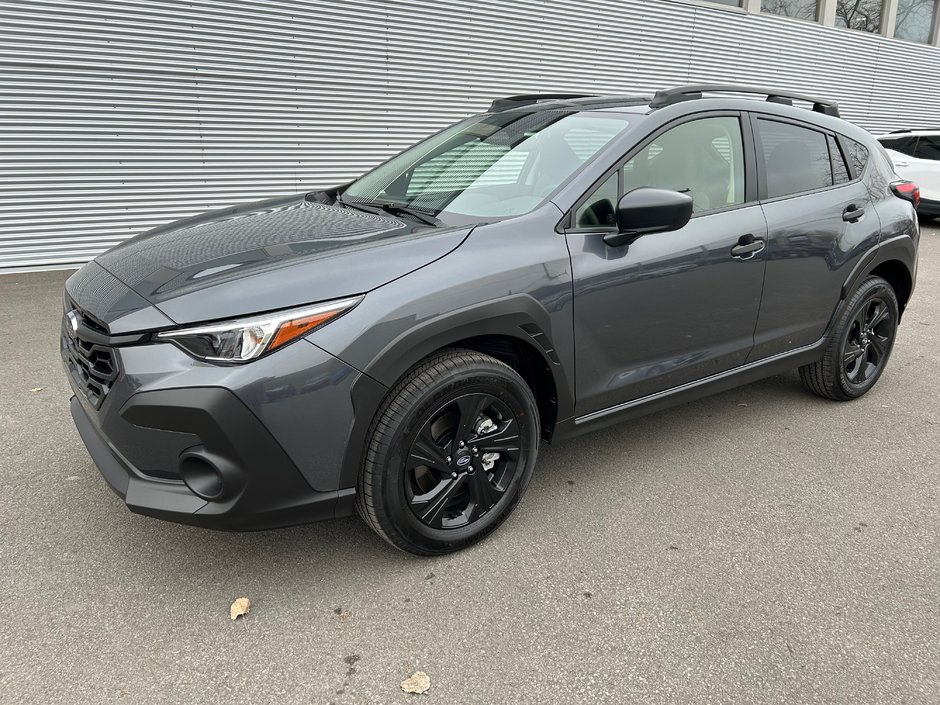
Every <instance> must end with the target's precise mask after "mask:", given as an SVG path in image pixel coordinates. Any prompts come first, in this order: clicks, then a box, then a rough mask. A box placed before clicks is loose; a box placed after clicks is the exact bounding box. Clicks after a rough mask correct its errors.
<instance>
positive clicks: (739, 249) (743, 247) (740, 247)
mask: <svg viewBox="0 0 940 705" xmlns="http://www.w3.org/2000/svg"><path fill="white" fill-rule="evenodd" d="M766 245H767V243H766V242H764V241H763V240H759V239H757V238H755V237H754V236H753V235H742V236H741V237H740V238H738V244H737V245H735V246H734V247H732V248H731V256H732V257H737V258H738V259H750V258H751V257H753V256H754V255H756V254H757V253H758V252H760V251H761V250H763V249H764V247H766Z"/></svg>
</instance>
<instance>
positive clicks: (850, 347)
mask: <svg viewBox="0 0 940 705" xmlns="http://www.w3.org/2000/svg"><path fill="white" fill-rule="evenodd" d="M894 331H895V326H894V322H893V321H892V320H891V312H890V310H889V307H888V303H887V301H885V300H883V299H882V298H879V297H876V298H872V299H869V300H867V301H866V302H865V303H864V305H863V306H861V307H860V308H859V311H858V315H856V316H855V318H854V319H853V320H852V324H851V326H850V327H849V333H848V336H847V337H846V339H845V346H844V349H843V353H842V360H843V365H844V368H843V369H844V372H845V377H846V379H848V381H849V382H851V383H852V384H858V385H862V384H864V383H865V382H866V381H867V380H869V379H871V378H872V377H874V376H875V375H877V374H879V373H880V372H881V368H882V367H884V363H885V361H887V359H888V349H889V346H890V344H891V340H892V338H893V336H894Z"/></svg>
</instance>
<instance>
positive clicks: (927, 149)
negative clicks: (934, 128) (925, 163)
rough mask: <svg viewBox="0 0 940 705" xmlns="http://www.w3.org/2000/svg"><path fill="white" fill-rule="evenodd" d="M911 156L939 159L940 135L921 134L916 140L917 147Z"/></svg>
mask: <svg viewBox="0 0 940 705" xmlns="http://www.w3.org/2000/svg"><path fill="white" fill-rule="evenodd" d="M913 156H914V157H916V158H917V159H931V160H934V161H940V135H934V136H927V135H921V137H920V139H919V140H917V148H916V149H915V150H914V154H913Z"/></svg>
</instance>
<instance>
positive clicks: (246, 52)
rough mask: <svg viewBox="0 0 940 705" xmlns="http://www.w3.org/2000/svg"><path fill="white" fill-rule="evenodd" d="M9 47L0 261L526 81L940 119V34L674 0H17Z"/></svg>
mask: <svg viewBox="0 0 940 705" xmlns="http://www.w3.org/2000/svg"><path fill="white" fill-rule="evenodd" d="M0 42H2V46H3V47H4V52H3V55H2V56H0V268H4V267H7V268H23V267H40V268H50V267H61V266H67V265H74V264H79V263H81V262H84V261H87V260H88V259H91V258H92V257H94V256H95V255H97V254H99V253H100V252H102V251H103V250H105V249H107V248H108V247H111V246H112V245H114V244H116V243H118V242H120V241H121V240H123V239H125V238H127V237H129V236H131V235H133V234H135V233H138V232H141V231H143V230H145V229H147V228H150V227H154V226H156V225H159V224H161V223H165V222H167V221H169V220H173V219H176V218H181V217H185V216H188V215H192V214H194V213H197V212H200V211H202V210H205V209H209V208H218V207H223V206H227V205H230V204H232V203H238V202H242V201H247V200H253V199H259V198H264V197H267V196H272V195H277V194H283V193H289V192H295V191H302V190H308V189H313V188H319V187H324V186H329V185H333V184H337V183H342V182H343V181H346V180H349V179H351V178H353V177H355V176H356V175H358V174H360V173H362V172H364V171H366V170H367V169H369V168H370V167H372V166H373V165H375V164H377V163H378V162H380V161H382V160H384V159H386V158H388V157H389V156H391V155H392V154H394V153H396V152H397V151H399V150H401V149H403V148H404V147H406V146H408V145H409V144H411V143H413V142H415V141H416V140H418V139H420V138H422V137H424V136H426V135H428V134H429V133H431V132H433V131H436V130H438V129H440V128H442V127H444V126H446V125H447V124H449V123H451V122H454V121H455V120H458V119H460V118H462V117H465V116H467V115H469V114H472V113H474V112H478V111H480V110H482V109H485V108H486V106H487V105H488V104H489V102H490V100H491V99H492V98H493V97H497V96H501V95H509V94H513V93H527V92H536V91H585V92H596V93H629V92H639V93H646V94H651V93H652V92H653V91H655V90H656V89H658V88H661V87H664V86H670V85H675V84H680V83H685V82H688V81H698V80H708V81H714V80H728V81H737V82H747V83H756V84H765V83H766V84H768V85H775V86H780V87H783V88H791V89H802V90H807V91H811V92H814V93H820V94H823V95H831V96H834V97H836V98H838V99H839V100H840V102H841V103H842V106H843V112H844V114H845V115H846V116H847V117H848V118H849V119H852V120H854V121H855V122H857V123H859V124H861V125H862V126H864V127H867V128H869V129H873V130H876V131H882V130H888V129H894V128H897V127H904V126H913V125H922V124H923V125H926V124H933V123H935V122H936V117H935V116H936V115H937V114H938V113H940V96H938V95H937V94H935V93H934V94H931V92H929V91H927V92H925V91H924V90H923V82H922V80H921V79H920V78H919V77H921V76H924V75H933V74H935V73H937V68H938V64H940V50H938V49H937V48H935V47H927V46H919V45H916V44H909V43H905V42H896V41H891V40H886V39H884V38H882V37H876V36H872V35H863V34H859V33H854V32H849V31H846V30H836V29H831V28H825V27H821V26H819V25H816V24H813V23H805V22H799V21H791V20H786V19H781V18H777V17H771V16H764V15H748V14H745V13H742V12H739V11H728V10H723V9H721V8H711V7H704V6H700V5H691V4H688V3H683V2H673V1H668V0H660V1H657V2H649V1H643V0H585V1H583V2H575V1H574V0H565V1H560V0H556V1H553V2H541V1H540V0H479V1H478V2H475V3H473V4H470V3H467V2H465V1H464V0H440V1H438V2H435V3H433V4H432V3H427V2H425V1H424V0H374V1H373V0H227V1H226V2H224V3H221V2H218V1H217V0H190V1H188V2H186V3H180V2H177V1H175V0H68V1H65V0H18V1H15V2H14V1H3V0H0ZM897 66H904V67H905V70H904V71H897V70H896V67H897Z"/></svg>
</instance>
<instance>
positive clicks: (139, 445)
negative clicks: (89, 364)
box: [62, 331, 386, 530]
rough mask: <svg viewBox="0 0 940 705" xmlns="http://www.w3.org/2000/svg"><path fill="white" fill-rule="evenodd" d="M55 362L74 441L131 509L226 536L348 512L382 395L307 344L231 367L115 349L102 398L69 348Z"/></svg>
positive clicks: (155, 347)
mask: <svg viewBox="0 0 940 705" xmlns="http://www.w3.org/2000/svg"><path fill="white" fill-rule="evenodd" d="M67 335H68V333H67V331H66V332H65V333H64V334H63V337H64V338H65V336H67ZM73 347H74V346H73ZM62 354H63V359H64V361H65V363H66V370H67V371H68V372H69V374H68V377H69V380H70V382H71V384H72V388H73V391H74V393H75V396H73V397H72V400H71V412H72V417H73V419H74V421H75V425H76V427H77V428H78V431H79V434H80V435H81V438H82V440H83V442H84V443H85V446H86V447H87V449H88V452H89V453H90V454H91V456H92V459H93V460H94V462H95V464H96V465H97V466H98V468H99V470H100V471H101V474H102V475H103V476H104V478H105V479H106V480H107V482H108V484H109V485H110V486H111V488H112V489H113V490H114V491H115V492H116V493H117V494H118V495H119V496H121V497H122V498H123V499H124V501H125V503H126V504H127V506H128V508H130V509H131V510H132V511H134V512H137V513H140V514H146V515H150V516H155V517H159V518H161V519H167V520H171V521H176V522H180V523H186V524H195V525H199V526H205V527H208V528H214V529H232V530H248V529H262V528H273V527H278V526H287V525H292V524H300V523H306V522H311V521H318V520H321V519H331V518H334V517H337V516H344V515H348V514H350V513H351V512H352V507H353V502H354V496H355V488H354V487H353V486H352V485H353V484H354V483H355V479H354V478H355V474H352V475H351V474H350V468H352V467H355V466H357V465H358V462H359V458H360V457H361V448H362V445H361V443H358V442H357V441H358V435H357V434H359V433H360V429H361V428H362V426H363V425H365V424H367V423H368V421H370V420H371V415H372V413H374V410H375V408H376V405H377V400H379V399H381V397H382V396H383V395H384V393H385V391H386V390H385V388H384V387H382V385H379V384H378V383H377V382H375V381H374V380H372V379H371V378H369V377H367V376H365V375H362V374H361V373H359V372H358V371H357V370H354V369H353V368H351V367H349V366H348V365H346V364H345V363H343V362H341V361H340V360H338V359H337V358H335V357H333V356H332V355H330V354H328V353H326V352H324V351H323V350H320V349H319V348H317V347H316V346H314V345H312V344H311V343H309V342H307V341H305V340H300V341H297V342H296V343H293V344H291V345H289V346H287V347H285V348H284V349H283V350H279V351H277V352H275V353H273V354H271V355H269V356H266V357H263V358H261V359H259V360H256V361H254V362H252V363H249V364H246V365H237V366H235V365H233V366H219V365H210V364H207V363H201V362H198V361H196V360H193V359H192V358H190V357H189V356H187V355H186V354H185V353H183V352H182V351H181V350H179V349H178V348H176V347H175V346H173V345H170V344H139V345H136V344H135V345H129V346H125V347H114V348H111V349H110V355H111V357H110V358H109V362H110V363H111V364H112V365H113V367H114V369H115V379H114V380H113V381H112V382H109V386H108V387H107V389H106V390H105V393H104V394H103V395H101V396H100V397H98V396H96V395H94V394H89V393H88V387H87V380H84V379H83V378H82V376H81V375H77V374H76V373H75V364H74V360H72V364H71V365H70V364H69V355H70V354H72V355H74V350H72V351H71V353H70V349H69V346H68V345H67V344H66V342H63V347H62ZM194 468H195V470H194ZM350 477H352V480H350Z"/></svg>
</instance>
